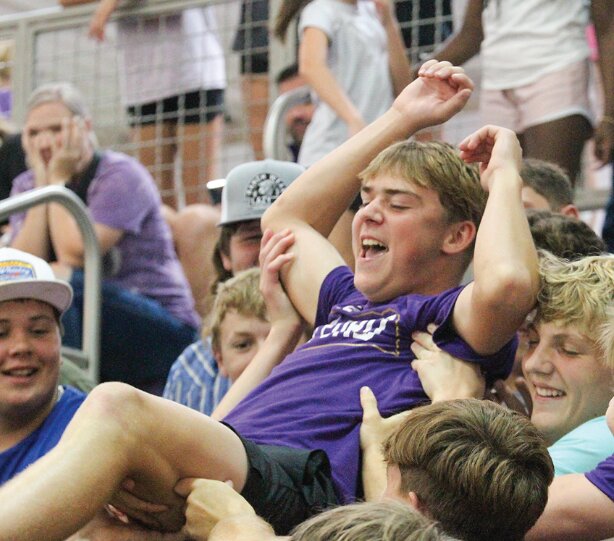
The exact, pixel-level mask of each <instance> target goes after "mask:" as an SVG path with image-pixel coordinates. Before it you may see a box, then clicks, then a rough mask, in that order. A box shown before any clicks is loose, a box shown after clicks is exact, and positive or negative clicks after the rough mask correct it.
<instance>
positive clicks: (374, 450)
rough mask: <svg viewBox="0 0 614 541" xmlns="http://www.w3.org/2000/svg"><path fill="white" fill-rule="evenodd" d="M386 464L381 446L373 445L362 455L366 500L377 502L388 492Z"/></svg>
mask: <svg viewBox="0 0 614 541" xmlns="http://www.w3.org/2000/svg"><path fill="white" fill-rule="evenodd" d="M386 477H387V476H386V462H385V461H384V456H383V455H382V451H381V445H371V446H369V447H368V448H367V449H365V450H364V451H363V453H362V485H363V490H364V493H365V500H366V501H368V502H377V501H379V500H380V499H381V497H382V494H384V491H385V490H386V482H387V481H386Z"/></svg>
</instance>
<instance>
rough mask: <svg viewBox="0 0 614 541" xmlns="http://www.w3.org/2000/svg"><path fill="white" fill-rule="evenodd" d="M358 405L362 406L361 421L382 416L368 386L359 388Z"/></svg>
mask: <svg viewBox="0 0 614 541" xmlns="http://www.w3.org/2000/svg"><path fill="white" fill-rule="evenodd" d="M360 405H361V406H362V420H363V422H365V421H367V420H374V419H381V418H382V416H381V415H380V412H379V409H378V408H377V398H375V395H374V394H373V391H372V390H371V389H370V388H369V387H361V388H360Z"/></svg>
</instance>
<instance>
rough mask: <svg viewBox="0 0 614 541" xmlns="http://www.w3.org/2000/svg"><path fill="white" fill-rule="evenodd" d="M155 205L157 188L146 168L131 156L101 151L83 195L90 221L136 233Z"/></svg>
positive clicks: (157, 202) (156, 202) (157, 203)
mask: <svg viewBox="0 0 614 541" xmlns="http://www.w3.org/2000/svg"><path fill="white" fill-rule="evenodd" d="M156 205H159V201H158V196H157V191H156V188H155V186H154V183H153V180H152V179H151V176H150V175H149V173H148V172H147V170H146V169H145V168H144V167H143V166H141V165H140V164H139V163H138V162H136V161H135V160H133V159H132V158H128V157H125V156H121V157H119V156H118V155H117V154H115V153H105V154H104V156H103V160H102V162H101V164H100V166H99V169H98V171H97V174H96V180H95V181H94V182H92V184H91V186H90V189H89V191H88V196H87V206H88V209H89V211H90V212H91V214H92V219H93V220H94V222H96V223H99V224H103V225H106V226H108V227H112V228H114V229H120V230H122V231H126V232H129V233H132V234H135V235H137V234H139V233H140V232H141V228H142V226H143V222H144V220H145V218H146V216H147V215H148V214H149V213H150V212H151V211H152V209H153V208H154V207H155V206H156Z"/></svg>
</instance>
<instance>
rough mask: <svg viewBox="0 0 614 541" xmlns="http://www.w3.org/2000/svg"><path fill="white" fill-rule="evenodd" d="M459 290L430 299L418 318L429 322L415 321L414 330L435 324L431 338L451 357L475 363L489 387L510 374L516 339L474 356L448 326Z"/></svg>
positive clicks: (452, 328)
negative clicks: (494, 349)
mask: <svg viewBox="0 0 614 541" xmlns="http://www.w3.org/2000/svg"><path fill="white" fill-rule="evenodd" d="M462 289H463V288H462V287H458V288H454V289H450V290H448V291H446V292H444V293H442V294H441V295H437V296H435V297H433V299H432V301H431V302H429V303H427V304H426V305H425V306H426V307H427V308H428V309H427V310H424V311H423V312H424V313H422V314H421V317H422V318H424V316H425V315H426V317H427V318H428V319H430V321H422V322H419V324H418V327H417V328H425V327H426V325H428V324H429V323H431V322H434V323H435V324H437V325H438V327H437V330H436V331H435V333H434V335H433V339H434V341H435V343H436V344H437V345H438V346H439V347H440V348H441V349H443V350H444V351H446V352H448V353H449V354H450V355H453V356H454V357H458V358H459V359H463V360H465V361H468V362H475V363H478V364H479V365H480V366H481V367H482V371H483V373H484V376H485V377H486V383H487V385H491V384H492V383H493V382H494V381H495V380H497V379H505V378H506V377H507V376H508V375H509V374H510V372H511V370H512V366H513V364H514V356H515V354H516V348H517V346H518V338H517V336H516V335H514V336H513V337H512V339H511V340H510V341H509V342H507V343H506V344H505V345H504V346H503V347H502V348H501V349H500V350H499V351H497V352H496V353H493V354H491V355H480V354H478V353H476V352H475V351H474V350H473V348H471V346H470V345H469V344H467V342H465V341H464V340H463V339H462V338H461V337H460V336H459V335H458V333H457V332H456V329H454V325H453V323H452V314H453V310H454V305H455V303H456V300H457V299H458V296H459V294H460V292H461V291H462Z"/></svg>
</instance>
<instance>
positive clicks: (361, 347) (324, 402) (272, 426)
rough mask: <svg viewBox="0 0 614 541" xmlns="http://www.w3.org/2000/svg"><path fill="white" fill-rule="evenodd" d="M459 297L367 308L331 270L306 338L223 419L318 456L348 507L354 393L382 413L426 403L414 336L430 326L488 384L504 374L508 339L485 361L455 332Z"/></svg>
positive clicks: (358, 413)
mask: <svg viewBox="0 0 614 541" xmlns="http://www.w3.org/2000/svg"><path fill="white" fill-rule="evenodd" d="M461 290H462V288H460V287H459V288H454V289H451V290H449V291H445V292H443V293H441V294H439V295H405V296H402V297H399V298H396V299H394V300H392V301H390V302H387V303H371V302H369V301H368V300H367V299H366V298H365V297H364V296H363V295H362V294H361V293H360V292H359V291H358V290H357V289H356V288H355V287H354V276H353V274H352V272H351V271H350V270H349V269H348V268H347V267H338V268H337V269H334V270H333V271H332V272H331V273H330V274H329V275H328V276H327V277H326V279H325V280H324V282H323V284H322V288H321V290H320V297H319V302H318V312H317V316H316V327H315V330H314V333H313V336H312V338H311V339H310V340H309V341H308V342H307V343H305V344H304V345H303V346H301V347H300V348H298V349H297V350H296V351H295V352H293V353H292V354H290V355H289V356H288V357H286V359H285V360H284V361H283V362H282V363H281V364H280V365H279V366H277V367H276V368H275V369H274V370H273V372H272V373H271V375H270V376H269V377H268V378H267V379H266V380H265V381H264V382H263V383H262V384H261V385H260V386H259V387H257V388H256V389H254V391H252V393H250V395H248V396H247V397H246V398H245V399H244V400H243V401H242V402H241V403H240V404H239V405H238V406H237V407H236V408H235V409H234V410H233V411H232V412H230V414H229V415H228V416H227V417H226V418H225V419H224V420H225V421H226V422H227V423H228V424H230V425H231V426H232V427H233V428H234V429H236V430H237V432H238V433H239V434H241V436H243V437H245V438H247V439H249V440H252V441H254V442H255V443H258V444H269V445H284V446H288V447H294V448H299V449H323V450H324V451H325V452H326V453H327V455H328V458H329V459H330V461H331V465H332V473H333V481H334V484H335V487H336V490H337V496H338V497H339V499H340V501H342V502H348V501H352V500H353V499H354V498H355V497H356V492H357V481H358V477H359V473H360V441H359V429H360V423H361V420H362V408H361V406H360V397H359V391H360V388H361V387H362V386H364V385H367V386H369V387H370V388H371V389H372V390H373V392H374V393H375V396H376V397H377V399H378V404H379V408H380V411H381V413H382V415H384V416H389V415H391V414H393V413H398V412H400V411H403V410H406V409H408V408H412V407H414V406H416V405H419V404H421V403H423V402H427V401H428V398H427V396H426V394H425V393H424V390H423V389H422V385H421V384H420V380H419V378H418V375H417V373H416V372H415V371H414V370H412V368H411V366H410V362H411V361H412V360H413V359H414V358H415V357H414V355H413V352H412V351H411V349H410V347H409V346H410V344H411V342H412V339H411V333H412V332H413V331H414V330H426V327H427V325H428V324H429V323H435V324H437V325H439V328H438V329H437V331H436V333H435V336H434V340H435V343H437V345H438V346H439V347H441V348H442V349H443V350H445V351H448V352H449V353H451V354H452V355H455V356H456V357H459V358H461V359H466V360H468V361H473V362H478V363H480V364H481V365H482V366H483V368H484V370H485V371H487V373H488V374H489V376H491V377H504V376H505V375H506V374H507V373H508V372H509V371H510V370H511V367H512V363H513V359H514V353H515V345H516V344H515V340H512V341H510V343H508V344H507V345H506V346H505V347H504V348H503V349H502V350H501V351H500V352H499V353H498V354H496V355H492V356H489V357H482V356H480V355H477V354H476V353H475V352H474V351H473V350H472V349H471V348H470V347H469V346H468V345H467V344H466V343H465V342H464V341H463V340H462V339H461V338H460V337H459V336H458V335H457V334H456V333H455V332H454V331H453V329H452V325H451V317H450V316H451V314H452V309H453V307H454V303H455V302H456V299H457V297H458V294H459V293H460V292H461Z"/></svg>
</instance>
